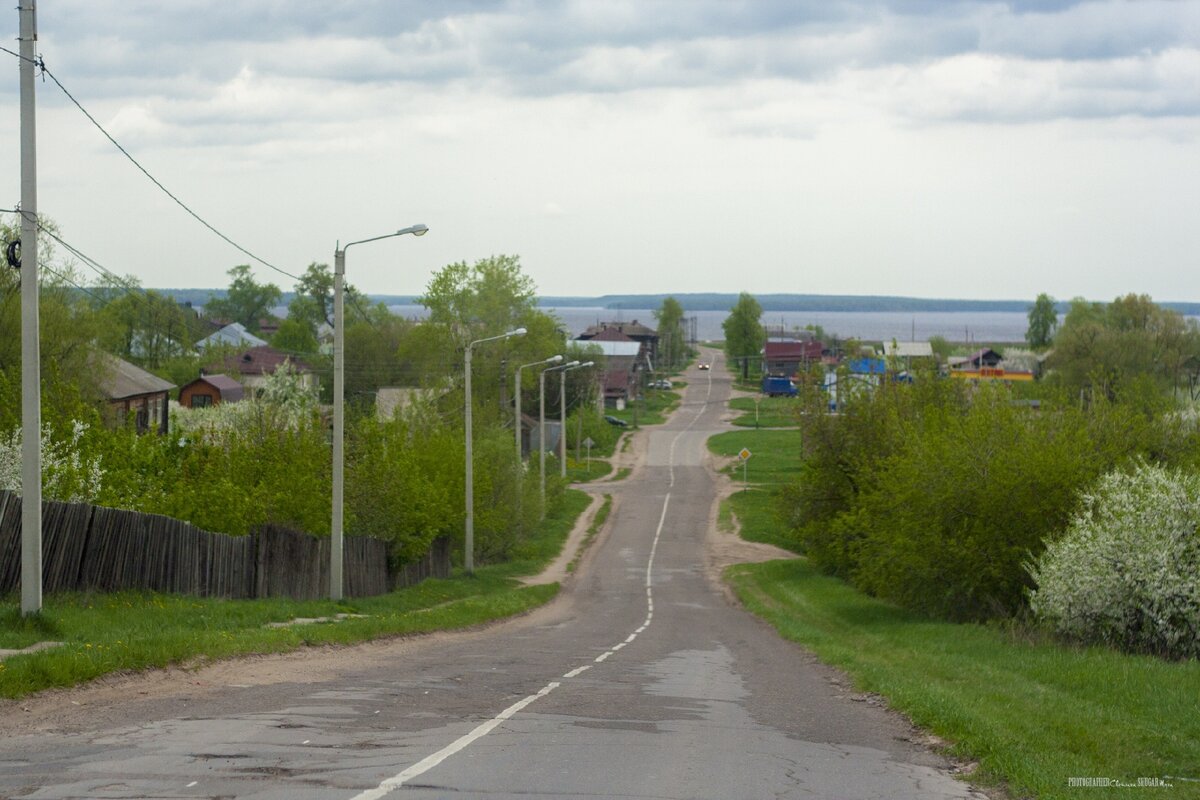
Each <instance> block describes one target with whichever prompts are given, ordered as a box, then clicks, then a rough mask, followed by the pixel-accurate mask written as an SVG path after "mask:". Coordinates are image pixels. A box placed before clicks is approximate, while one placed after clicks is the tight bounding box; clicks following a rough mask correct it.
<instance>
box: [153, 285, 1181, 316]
mask: <svg viewBox="0 0 1200 800" xmlns="http://www.w3.org/2000/svg"><path fill="white" fill-rule="evenodd" d="M156 291H159V292H162V293H163V294H167V295H170V296H172V297H174V298H175V300H176V302H180V303H185V302H190V303H191V304H192V305H196V306H202V305H204V303H205V302H207V301H208V298H209V297H210V296H214V297H224V296H225V290H224V289H158V290H156ZM293 296H294V295H293V293H292V292H284V295H283V299H282V300H281V301H280V305H284V306H286V305H287V304H288V303H290V302H291V300H292V298H293ZM369 297H370V299H371V301H372V302H377V303H385V304H387V305H412V304H415V303H416V301H417V298H416V296H414V295H394V294H373V295H369ZM667 297H674V298H675V299H676V300H678V301H679V302H680V303H682V304H683V307H684V308H685V309H686V310H688V311H728V310H729V309H730V308H732V307H733V304H734V303H736V302H737V297H738V296H737V295H736V294H732V293H715V292H714V293H686V292H684V293H679V294H671V295H668V294H606V295H600V296H597V297H574V296H558V295H545V296H542V297H539V298H538V302H539V303H540V304H541V305H543V306H547V307H556V308H580V307H587V308H592V307H596V308H610V309H614V310H616V309H624V308H630V309H633V308H638V309H640V308H649V309H654V308H658V307H659V306H661V305H662V301H663V300H664V299H665V298H667ZM755 299H756V300H758V302H759V304H760V305H761V306H762V308H763V311H768V312H769V311H858V312H862V311H897V312H905V313H913V312H919V311H959V312H981V311H1009V312H1014V311H1019V312H1025V311H1028V310H1029V307H1030V306H1031V305H1032V304H1033V298H1030V299H1028V300H954V299H949V298H941V299H938V298H923V297H892V296H886V295H845V294H759V295H755ZM1160 305H1161V306H1163V307H1164V308H1170V309H1174V310H1175V311H1178V312H1179V313H1181V314H1185V315H1188V316H1200V303H1160ZM1068 307H1069V303H1068V302H1066V301H1060V302H1059V304H1058V309H1059V311H1060V312H1066V310H1067V308H1068Z"/></svg>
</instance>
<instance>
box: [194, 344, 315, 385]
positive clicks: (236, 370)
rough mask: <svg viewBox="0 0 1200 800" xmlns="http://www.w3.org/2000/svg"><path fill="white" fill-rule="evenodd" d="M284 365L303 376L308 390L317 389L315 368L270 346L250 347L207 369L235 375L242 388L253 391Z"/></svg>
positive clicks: (302, 379)
mask: <svg viewBox="0 0 1200 800" xmlns="http://www.w3.org/2000/svg"><path fill="white" fill-rule="evenodd" d="M284 364H290V365H291V368H292V369H293V370H295V372H296V373H297V374H298V375H300V376H301V382H302V383H303V385H304V386H305V387H306V388H309V389H316V388H317V375H316V373H315V372H313V368H312V367H311V366H309V365H308V364H307V363H305V362H304V361H301V360H300V359H298V358H296V357H295V356H291V355H288V354H287V353H284V352H282V351H280V350H276V349H275V348H274V347H271V346H269V345H261V346H259V347H250V348H247V349H245V350H241V351H239V352H236V353H234V354H233V355H230V356H228V357H226V358H225V360H224V361H222V362H221V363H219V364H214V365H212V366H211V367H208V368H206V369H211V370H212V371H213V372H219V373H223V374H233V375H237V376H239V377H240V378H241V383H242V386H243V387H245V388H246V389H249V390H251V391H255V390H257V389H259V388H260V387H262V385H263V383H264V382H265V381H266V378H267V376H268V375H272V374H274V373H275V370H277V369H279V368H280V367H281V366H283V365H284Z"/></svg>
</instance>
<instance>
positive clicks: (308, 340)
mask: <svg viewBox="0 0 1200 800" xmlns="http://www.w3.org/2000/svg"><path fill="white" fill-rule="evenodd" d="M271 346H272V347H274V348H276V349H277V350H283V351H284V352H288V353H304V354H306V355H307V354H311V353H316V352H317V337H316V335H315V334H314V333H313V329H312V328H310V327H309V326H308V325H307V324H305V323H304V322H302V321H301V320H298V319H294V318H292V317H288V318H287V319H285V320H284V321H283V322H281V323H279V330H277V331H276V332H275V335H274V336H272V337H271Z"/></svg>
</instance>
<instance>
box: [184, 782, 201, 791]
mask: <svg viewBox="0 0 1200 800" xmlns="http://www.w3.org/2000/svg"><path fill="white" fill-rule="evenodd" d="M199 782H200V781H192V782H191V783H189V784H188V785H187V786H185V787H183V788H185V789H190V788H192V787H193V786H195V785H196V784H197V783H199Z"/></svg>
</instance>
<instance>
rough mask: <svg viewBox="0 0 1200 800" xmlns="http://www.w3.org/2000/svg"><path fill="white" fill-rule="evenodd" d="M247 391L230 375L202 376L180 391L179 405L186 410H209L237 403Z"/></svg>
mask: <svg viewBox="0 0 1200 800" xmlns="http://www.w3.org/2000/svg"><path fill="white" fill-rule="evenodd" d="M244 394H245V389H244V388H243V387H242V385H241V384H240V383H238V382H237V381H235V380H234V379H233V378H231V377H229V376H228V375H201V376H200V377H199V378H196V380H194V381H192V382H191V383H188V384H185V385H184V386H183V388H182V389H180V390H179V405H181V406H183V407H184V408H207V407H208V406H219V405H221V403H236V402H237V401H238V400H241V399H242V396H243V395H244Z"/></svg>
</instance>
